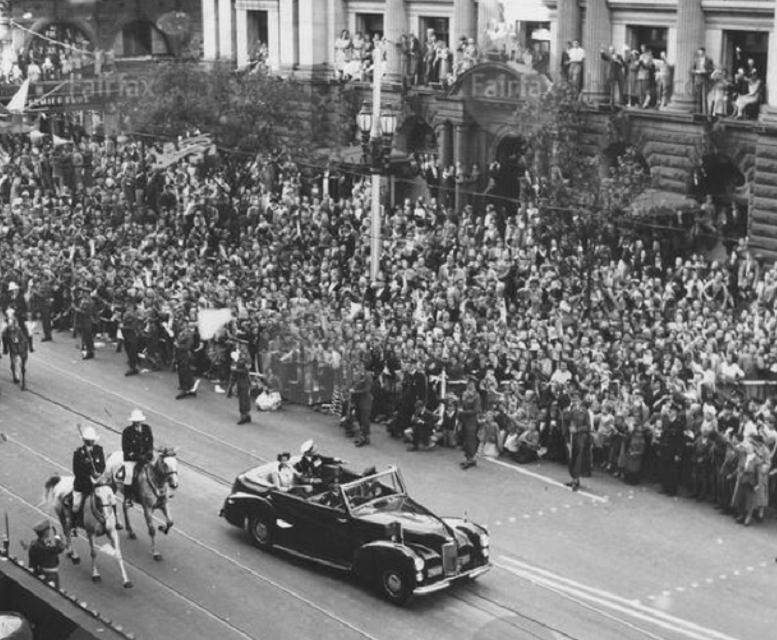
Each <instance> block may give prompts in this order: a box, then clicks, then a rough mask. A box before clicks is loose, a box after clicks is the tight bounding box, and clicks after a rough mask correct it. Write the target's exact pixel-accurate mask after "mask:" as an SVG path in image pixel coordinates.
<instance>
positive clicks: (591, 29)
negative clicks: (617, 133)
mask: <svg viewBox="0 0 777 640" xmlns="http://www.w3.org/2000/svg"><path fill="white" fill-rule="evenodd" d="M584 25H585V26H584V29H583V49H585V53H586V65H585V85H584V87H583V91H584V93H585V95H586V96H587V97H588V99H589V100H591V101H593V102H607V101H608V98H609V87H608V81H607V80H608V76H609V67H608V65H607V64H606V62H604V61H603V60H602V59H601V55H600V53H601V51H602V50H605V51H606V50H607V48H608V47H609V46H610V44H613V43H612V17H611V15H610V8H609V6H607V0H586V5H585V23H584Z"/></svg>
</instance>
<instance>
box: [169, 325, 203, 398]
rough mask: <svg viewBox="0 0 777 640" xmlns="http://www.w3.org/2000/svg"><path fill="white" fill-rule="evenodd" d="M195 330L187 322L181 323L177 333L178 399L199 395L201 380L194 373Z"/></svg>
mask: <svg viewBox="0 0 777 640" xmlns="http://www.w3.org/2000/svg"><path fill="white" fill-rule="evenodd" d="M194 341H195V336H194V331H193V330H192V328H191V327H190V326H189V324H188V323H187V322H182V323H180V324H179V327H178V331H176V333H175V368H176V371H177V372H178V388H179V392H178V395H177V396H175V399H176V400H182V399H184V398H187V397H189V396H192V397H194V398H196V397H197V387H198V386H199V384H200V381H199V380H195V379H194V375H192V349H193V348H194Z"/></svg>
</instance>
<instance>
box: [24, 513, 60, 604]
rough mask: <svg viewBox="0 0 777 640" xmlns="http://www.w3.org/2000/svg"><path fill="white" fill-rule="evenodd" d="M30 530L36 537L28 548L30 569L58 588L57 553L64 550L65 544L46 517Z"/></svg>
mask: <svg viewBox="0 0 777 640" xmlns="http://www.w3.org/2000/svg"><path fill="white" fill-rule="evenodd" d="M32 530H33V531H34V532H35V533H36V535H37V537H36V538H35V540H33V541H32V543H31V544H30V548H29V564H30V570H31V571H32V572H33V573H34V574H35V575H36V576H38V577H39V578H40V579H41V580H43V581H44V582H50V583H52V584H53V585H54V587H55V588H56V589H59V555H60V554H61V553H62V552H63V551H64V550H65V544H64V543H63V542H62V539H61V538H60V537H59V536H58V535H57V534H56V531H55V530H54V526H53V525H52V524H51V522H50V521H49V520H48V518H47V519H46V520H43V521H41V522H39V523H38V524H36V525H35V526H34V527H33V528H32Z"/></svg>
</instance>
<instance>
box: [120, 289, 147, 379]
mask: <svg viewBox="0 0 777 640" xmlns="http://www.w3.org/2000/svg"><path fill="white" fill-rule="evenodd" d="M120 328H121V339H122V341H123V342H124V350H125V352H126V353H127V365H128V369H127V372H126V373H125V374H124V375H125V376H136V375H138V373H140V371H139V369H138V365H139V358H138V353H139V343H140V334H141V333H142V331H143V321H142V320H141V318H140V314H139V313H138V308H137V304H136V303H135V301H134V300H132V299H130V300H128V301H127V305H126V308H125V309H124V313H123V314H122V316H121V324H120Z"/></svg>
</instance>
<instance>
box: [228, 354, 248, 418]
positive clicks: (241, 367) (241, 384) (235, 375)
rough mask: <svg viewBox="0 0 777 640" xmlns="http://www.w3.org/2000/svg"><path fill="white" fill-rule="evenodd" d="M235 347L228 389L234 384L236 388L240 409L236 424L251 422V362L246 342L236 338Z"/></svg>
mask: <svg viewBox="0 0 777 640" xmlns="http://www.w3.org/2000/svg"><path fill="white" fill-rule="evenodd" d="M236 342H237V349H235V351H233V352H232V369H231V382H230V385H229V387H230V389H229V391H231V388H232V385H233V384H234V385H235V387H236V389H237V403H238V408H239V410H240V420H238V421H237V423H238V424H246V423H248V422H251V376H250V375H249V371H250V369H251V362H250V360H249V356H248V343H247V342H246V341H245V340H240V339H237V340H236Z"/></svg>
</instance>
